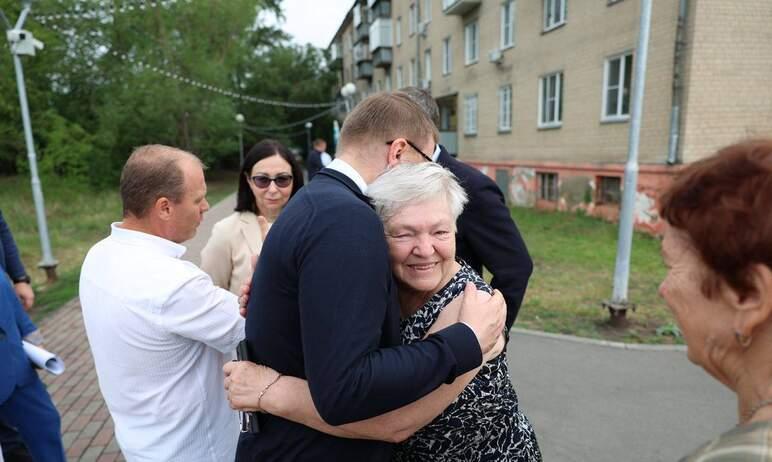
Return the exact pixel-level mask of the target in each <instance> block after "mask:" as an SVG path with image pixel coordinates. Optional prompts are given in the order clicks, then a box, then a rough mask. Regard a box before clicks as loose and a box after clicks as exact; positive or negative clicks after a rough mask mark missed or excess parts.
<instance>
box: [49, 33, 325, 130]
mask: <svg viewBox="0 0 772 462" xmlns="http://www.w3.org/2000/svg"><path fill="white" fill-rule="evenodd" d="M45 26H46V27H48V28H51V29H53V30H55V31H57V32H59V33H60V34H62V35H64V36H65V37H68V35H67V34H66V33H65V32H64V31H63V30H62V29H61V28H59V27H58V26H57V25H55V24H45ZM68 38H69V37H68ZM81 40H83V41H84V42H85V43H87V44H90V45H93V46H94V47H95V49H98V48H100V47H101V48H107V47H106V46H105V45H104V44H98V43H94V42H92V41H90V40H88V39H81ZM106 53H108V54H110V55H112V56H114V57H116V58H119V59H120V60H122V61H124V62H127V63H129V64H133V65H136V66H137V67H138V68H139V69H142V70H148V71H151V72H154V73H156V74H158V75H161V76H163V77H166V78H169V79H172V80H176V81H178V82H181V83H183V84H186V85H191V86H194V87H197V88H200V89H202V90H206V91H209V92H212V93H216V94H219V95H223V96H228V97H230V98H234V99H239V100H242V101H247V102H250V103H256V104H264V105H268V106H279V107H287V108H296V109H304V108H329V110H330V112H331V111H332V110H333V108H335V107H336V106H337V105H338V103H337V102H329V103H295V102H289V101H275V100H270V99H265V98H259V97H257V96H251V95H244V94H241V93H238V92H235V91H231V90H227V89H224V88H220V87H218V86H215V85H210V84H208V83H205V82H201V81H199V80H196V79H192V78H190V77H186V76H183V75H180V74H178V73H176V72H173V71H170V70H168V69H164V68H162V67H159V66H156V65H152V64H148V63H147V62H145V61H143V60H142V59H139V58H136V57H134V56H131V55H128V54H126V53H121V52H119V51H116V50H109V49H108V50H107V51H106ZM317 116H319V117H321V115H319V114H317ZM312 117H314V116H312ZM309 120H313V119H309ZM307 121H308V120H303V121H302V122H296V123H293V124H290V125H289V126H293V125H298V124H300V123H304V122H307Z"/></svg>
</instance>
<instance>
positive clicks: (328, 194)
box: [236, 169, 482, 461]
mask: <svg viewBox="0 0 772 462" xmlns="http://www.w3.org/2000/svg"><path fill="white" fill-rule="evenodd" d="M399 317H400V312H399V306H398V302H397V300H396V284H395V282H394V280H393V278H392V274H391V268H390V264H389V256H388V247H387V244H386V240H385V238H384V229H383V225H382V223H381V221H380V220H379V218H378V216H377V215H376V214H375V212H374V211H373V209H372V208H371V206H370V205H369V201H368V199H367V197H366V196H364V195H363V194H362V193H361V192H360V190H359V189H358V188H357V186H356V185H355V184H354V182H353V181H351V180H350V179H349V178H348V177H346V176H345V175H343V174H341V173H339V172H337V171H334V170H332V169H323V170H322V171H321V172H319V174H318V175H317V176H316V178H315V179H314V181H312V182H310V183H308V184H307V185H306V186H305V187H304V188H303V189H301V190H300V191H299V192H298V193H297V194H296V195H295V196H294V197H293V198H292V200H291V201H290V202H289V204H288V205H287V206H286V207H285V208H284V210H282V213H281V214H280V215H279V218H278V219H277V220H276V222H275V223H274V224H273V226H272V227H271V232H270V233H268V236H267V239H266V241H265V244H264V245H263V250H262V252H261V254H260V260H259V262H258V264H257V268H256V270H255V274H254V277H253V279H252V289H251V296H250V299H249V307H248V315H247V319H246V338H247V342H248V348H249V354H250V359H251V360H253V361H255V362H257V363H260V364H265V365H267V366H270V367H272V368H274V369H276V370H277V371H279V372H281V373H283V374H287V375H291V376H295V377H300V378H304V379H306V380H308V384H309V388H310V390H311V396H312V398H313V401H314V404H315V405H316V408H317V410H318V411H319V413H320V415H321V416H322V418H323V419H324V420H325V421H326V422H328V423H330V424H331V425H341V424H344V423H348V422H354V421H357V420H362V419H367V418H369V417H373V416H376V415H380V414H383V413H385V412H387V411H390V410H393V409H396V408H399V407H401V406H404V405H406V404H408V403H411V402H413V401H416V400H417V399H419V398H421V397H422V396H424V395H426V394H427V393H429V392H431V391H432V390H434V389H435V388H437V387H438V386H439V385H441V384H442V383H450V382H452V381H453V380H454V379H455V378H456V377H457V376H459V375H461V374H463V373H464V372H467V371H469V370H472V369H473V368H475V367H477V366H478V365H480V363H481V361H482V354H481V352H480V347H479V344H478V342H477V339H476V337H475V335H474V332H472V330H471V329H470V328H469V327H467V326H466V325H464V324H460V323H456V324H454V325H452V326H450V327H448V328H446V329H443V330H442V331H440V332H438V333H436V334H434V335H431V336H429V337H428V338H427V339H426V340H424V341H421V342H417V343H414V344H411V345H401V341H400V330H399ZM260 425H261V431H260V433H259V434H257V435H250V434H243V435H242V436H241V439H240V441H239V448H238V453H237V457H236V459H237V460H238V461H247V460H249V461H256V460H259V461H273V460H276V461H282V460H308V461H318V460H335V461H348V460H350V461H363V460H367V461H387V460H390V457H391V450H392V448H391V445H390V444H388V443H385V442H381V441H369V440H355V439H344V438H336V437H333V436H330V435H326V434H323V433H320V432H317V431H315V430H313V429H311V428H308V427H305V426H303V425H300V424H296V423H293V422H289V421H287V420H284V419H282V418H279V417H275V416H271V415H263V414H261V417H260Z"/></svg>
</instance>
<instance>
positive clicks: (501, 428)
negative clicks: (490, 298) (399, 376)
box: [393, 261, 542, 462]
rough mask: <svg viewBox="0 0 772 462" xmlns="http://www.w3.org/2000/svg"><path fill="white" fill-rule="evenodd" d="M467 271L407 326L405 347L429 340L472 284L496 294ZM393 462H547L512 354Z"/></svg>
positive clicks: (484, 371)
mask: <svg viewBox="0 0 772 462" xmlns="http://www.w3.org/2000/svg"><path fill="white" fill-rule="evenodd" d="M459 263H460V264H461V269H460V270H459V271H458V272H457V273H456V274H455V275H454V276H453V278H452V279H451V280H450V281H449V282H448V283H447V284H446V285H445V287H443V288H442V289H441V290H440V291H439V292H437V293H436V294H434V295H433V296H432V298H431V299H429V301H428V302H426V304H425V305H424V306H422V307H421V308H420V309H419V310H418V311H417V312H416V313H414V314H413V315H412V316H410V317H408V318H406V319H403V320H402V324H401V326H400V327H401V330H402V343H404V344H408V343H413V342H415V341H418V340H420V339H422V338H424V336H425V335H426V332H428V330H429V328H430V327H431V326H432V324H434V322H435V321H436V320H437V317H439V315H440V312H442V310H443V309H444V308H445V307H446V306H447V305H448V304H449V303H450V302H451V301H452V300H453V299H454V298H456V297H458V296H460V295H462V294H463V292H464V287H465V286H466V283H467V282H473V283H474V284H475V285H476V286H477V288H478V289H481V290H485V291H486V292H488V293H491V292H492V290H491V287H490V286H489V285H488V284H487V283H486V282H485V281H483V279H482V278H481V277H480V275H478V274H477V273H476V272H475V271H474V270H473V269H472V268H471V267H470V266H469V265H467V264H466V263H464V262H461V261H460V262H459ZM393 460H394V461H396V462H408V461H416V462H418V461H421V462H425V461H438V462H439V461H447V462H451V461H453V462H458V461H491V462H494V461H495V462H502V461H517V462H521V461H522V462H525V461H541V460H542V457H541V452H540V450H539V445H538V443H537V442H536V435H535V434H534V431H533V428H532V427H531V424H530V423H529V422H528V419H527V418H526V417H525V415H524V414H522V413H521V412H520V411H519V409H518V404H517V394H515V389H514V388H513V387H512V382H511V381H510V379H509V369H508V366H507V357H506V352H504V353H502V354H501V355H499V356H497V357H496V358H495V359H493V360H491V361H489V362H487V363H486V364H484V365H483V367H482V368H481V369H480V371H479V372H478V373H477V375H476V376H475V378H474V379H473V380H472V381H471V382H470V383H469V385H467V386H466V388H465V389H464V391H463V392H462V393H461V394H460V395H459V396H458V398H456V400H455V401H453V402H452V403H451V404H450V406H448V407H447V408H446V409H445V410H444V411H443V412H442V414H440V415H439V416H438V417H437V418H436V419H434V420H433V421H432V422H431V423H430V424H429V425H427V426H426V427H424V428H422V429H421V430H419V431H418V432H416V433H415V434H414V435H413V436H412V437H410V438H409V439H407V440H406V441H404V442H403V443H401V444H399V445H397V449H396V451H395V453H394V457H393Z"/></svg>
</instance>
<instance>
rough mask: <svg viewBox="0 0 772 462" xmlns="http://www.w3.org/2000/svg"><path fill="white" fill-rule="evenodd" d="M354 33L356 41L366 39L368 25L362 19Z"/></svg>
mask: <svg viewBox="0 0 772 462" xmlns="http://www.w3.org/2000/svg"><path fill="white" fill-rule="evenodd" d="M355 35H356V41H357V42H359V41H362V40H367V39H368V38H369V36H370V25H369V24H367V23H366V22H364V21H362V23H361V24H359V25H358V26H357V27H356V34H355Z"/></svg>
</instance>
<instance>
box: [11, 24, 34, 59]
mask: <svg viewBox="0 0 772 462" xmlns="http://www.w3.org/2000/svg"><path fill="white" fill-rule="evenodd" d="M5 34H6V37H7V38H8V42H9V43H10V44H11V52H13V53H14V54H17V55H28V56H35V50H42V49H43V42H41V41H40V40H36V39H35V37H34V36H33V35H32V33H31V32H30V31H28V30H24V29H11V30H9V31H6V33H5Z"/></svg>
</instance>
